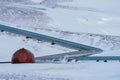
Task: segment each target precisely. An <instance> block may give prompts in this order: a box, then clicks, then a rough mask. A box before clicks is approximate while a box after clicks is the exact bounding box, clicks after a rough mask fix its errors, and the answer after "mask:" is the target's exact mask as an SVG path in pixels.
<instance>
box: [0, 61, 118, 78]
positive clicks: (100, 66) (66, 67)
mask: <svg viewBox="0 0 120 80" xmlns="http://www.w3.org/2000/svg"><path fill="white" fill-rule="evenodd" d="M118 64H119V62H108V63H103V62H99V63H96V62H80V63H68V64H53V63H47V64H45V63H43V64H42V63H41V64H14V65H12V64H9V67H8V64H2V65H1V66H0V67H1V70H0V73H2V74H0V79H4V80H6V79H13V80H21V79H23V78H24V80H27V79H30V80H79V79H82V80H96V79H98V80H101V79H106V80H113V79H114V80H119V79H120V77H119V75H120V72H119V71H118V69H119V68H120V65H118ZM23 66H24V67H23ZM16 68H17V69H16ZM31 72H32V73H31ZM6 74H8V75H9V77H8V76H7V75H6Z"/></svg>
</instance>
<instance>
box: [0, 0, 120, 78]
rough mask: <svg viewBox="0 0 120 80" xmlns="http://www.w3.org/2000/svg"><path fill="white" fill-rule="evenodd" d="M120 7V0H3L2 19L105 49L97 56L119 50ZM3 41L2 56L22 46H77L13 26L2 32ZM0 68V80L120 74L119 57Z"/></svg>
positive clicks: (57, 49)
mask: <svg viewBox="0 0 120 80" xmlns="http://www.w3.org/2000/svg"><path fill="white" fill-rule="evenodd" d="M119 13H120V11H119V0H116V1H115V0H109V2H108V1H105V0H100V1H96V0H91V1H90V0H0V14H1V15H0V24H6V25H10V26H13V27H16V28H21V29H25V30H29V31H34V32H37V33H41V34H46V35H49V36H53V37H57V38H61V39H66V40H70V41H74V42H78V43H82V44H86V45H90V46H94V47H98V48H101V49H103V50H104V52H103V53H102V54H98V56H99V55H102V56H104V55H106V56H108V55H109V56H110V55H112V56H113V55H114V56H115V55H117V56H119V55H120V53H119V52H120V51H119V49H120V46H119V45H120V36H119V34H120V32H119V30H120V28H119V26H120V24H119V23H120V16H119ZM0 44H1V45H2V46H0V53H1V55H0V61H10V60H11V57H12V55H13V53H14V52H15V51H16V50H18V49H20V48H23V47H24V48H27V49H28V50H30V51H31V52H33V53H34V55H35V56H44V55H51V54H58V53H64V52H69V51H74V50H71V49H68V48H64V47H61V46H58V45H55V46H53V45H51V44H49V43H46V42H44V41H37V40H34V39H26V38H25V37H24V36H20V35H16V34H13V33H8V32H0ZM73 64H74V65H73ZM111 65H112V66H111ZM8 66H9V67H8ZM23 66H24V67H23ZM0 68H1V70H0V73H1V74H0V80H6V79H11V80H21V79H24V80H28V79H31V80H39V79H40V80H79V79H83V80H94V79H95V80H96V79H98V78H99V79H100V80H101V79H106V80H110V79H111V80H113V79H115V80H119V79H120V78H119V75H120V73H119V70H118V69H119V68H120V65H119V63H118V62H109V63H103V62H100V64H99V63H94V62H93V63H91V62H80V63H68V64H33V65H32V64H18V65H12V64H0ZM18 68H19V70H17V69H18ZM105 70H107V71H106V72H104V71H105ZM21 71H22V72H21ZM71 72H73V74H70V73H71ZM88 72H89V73H88ZM26 73H27V74H26ZM28 73H29V74H28ZM81 73H82V74H81ZM33 74H35V75H33Z"/></svg>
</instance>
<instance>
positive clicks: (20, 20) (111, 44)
mask: <svg viewBox="0 0 120 80" xmlns="http://www.w3.org/2000/svg"><path fill="white" fill-rule="evenodd" d="M74 1H75V0H54V1H52V2H51V0H43V1H42V0H41V1H39V3H41V5H43V6H41V5H40V4H39V5H38V4H37V6H34V5H36V3H35V2H32V1H30V0H20V1H18V0H0V2H1V3H4V2H5V3H6V4H5V5H1V7H0V14H1V15H0V22H1V24H2V23H3V24H4V23H5V24H10V25H15V26H16V27H19V28H22V29H27V30H32V31H35V32H38V33H42V34H46V35H50V36H54V37H58V38H62V39H67V40H71V41H75V42H78V43H82V44H86V45H90V46H95V47H99V48H102V49H104V50H118V49H120V47H119V45H120V37H119V36H111V35H102V34H99V33H98V34H94V32H93V33H88V32H81V31H79V32H78V31H77V32H75V31H74V29H70V30H64V29H61V27H62V25H61V26H59V25H56V24H57V23H55V22H56V21H57V20H56V21H55V20H54V18H52V17H51V15H53V14H50V15H49V13H48V11H49V8H48V7H49V5H52V6H53V4H55V6H54V8H57V7H59V8H61V7H60V5H59V6H58V4H59V3H61V2H68V3H70V2H73V3H74ZM26 2H27V3H28V4H24V3H26ZM50 2H51V3H52V4H50ZM31 3H32V4H31ZM37 3H38V2H37ZM44 4H46V6H48V7H44V6H45V5H44ZM31 5H32V6H31ZM33 6H34V7H33ZM40 7H42V8H40ZM50 8H51V7H50ZM62 8H63V11H64V8H65V10H66V9H67V6H66V7H62ZM79 8H80V7H79ZM68 9H71V7H70V8H69V6H68ZM83 9H84V10H86V9H87V8H83ZM83 9H82V10H83ZM89 9H90V8H88V12H90V14H91V13H94V10H93V11H92V10H91V11H89ZM91 9H92V8H91ZM50 10H51V9H50ZM79 10H81V8H80V9H78V11H79ZM66 11H67V10H66ZM69 11H71V10H69ZM83 12H84V11H82V12H81V13H83ZM98 13H99V12H98ZM95 14H97V13H95ZM99 14H101V13H99ZM54 16H55V14H54ZM71 16H72V15H71ZM75 16H76V15H75ZM78 16H79V15H78ZM82 16H83V15H82ZM86 17H87V16H86ZM58 20H59V18H58ZM83 20H84V19H83ZM86 20H87V19H86ZM87 21H89V20H87ZM58 24H59V23H58ZM73 24H74V23H73ZM86 24H87V23H86ZM65 25H66V24H65ZM67 26H69V25H67ZM80 26H81V25H80ZM63 27H64V26H63ZM69 27H70V26H69ZM64 28H65V27H64ZM80 28H82V27H80ZM83 29H84V28H83ZM95 29H97V28H95ZM71 30H73V31H71ZM88 30H89V29H88ZM73 37H74V38H73ZM105 46H106V48H104V47H105Z"/></svg>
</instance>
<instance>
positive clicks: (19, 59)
mask: <svg viewBox="0 0 120 80" xmlns="http://www.w3.org/2000/svg"><path fill="white" fill-rule="evenodd" d="M34 62H35V57H34V55H33V54H32V53H31V52H30V51H29V50H27V49H24V48H22V49H20V50H18V51H16V52H15V53H14V54H13V57H12V63H13V64H15V63H34Z"/></svg>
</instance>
